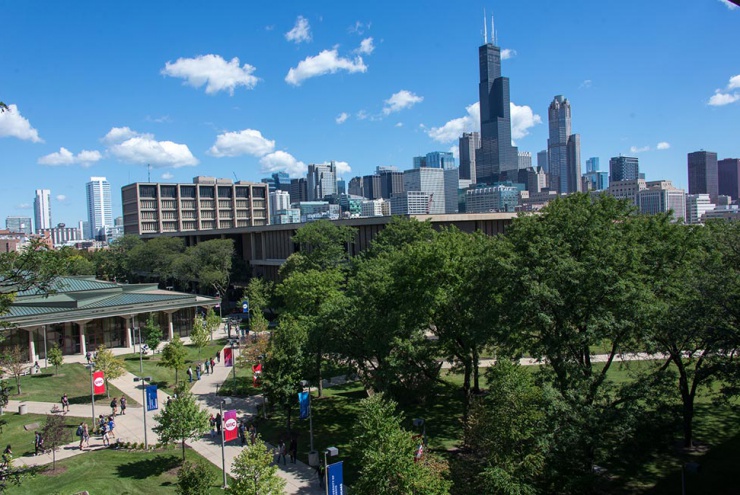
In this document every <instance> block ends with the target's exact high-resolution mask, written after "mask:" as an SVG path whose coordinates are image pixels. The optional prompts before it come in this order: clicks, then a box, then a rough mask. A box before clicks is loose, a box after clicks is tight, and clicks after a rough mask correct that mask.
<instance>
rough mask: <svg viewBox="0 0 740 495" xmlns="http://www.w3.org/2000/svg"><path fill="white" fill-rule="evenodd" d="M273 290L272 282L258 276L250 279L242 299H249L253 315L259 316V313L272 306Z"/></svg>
mask: <svg viewBox="0 0 740 495" xmlns="http://www.w3.org/2000/svg"><path fill="white" fill-rule="evenodd" d="M273 290H274V286H273V284H272V282H269V281H266V280H264V279H262V278H257V277H253V278H252V279H250V280H249V284H247V287H246V288H245V289H244V292H243V294H242V300H244V299H246V300H248V301H249V310H250V312H251V313H252V315H253V316H257V314H258V313H260V314H261V313H262V312H263V311H264V310H266V309H267V308H269V307H270V300H271V299H272V292H273Z"/></svg>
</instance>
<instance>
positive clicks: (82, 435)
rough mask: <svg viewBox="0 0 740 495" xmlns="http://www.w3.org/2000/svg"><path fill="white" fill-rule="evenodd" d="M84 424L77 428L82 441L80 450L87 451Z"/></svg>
mask: <svg viewBox="0 0 740 495" xmlns="http://www.w3.org/2000/svg"><path fill="white" fill-rule="evenodd" d="M82 425H83V423H80V426H78V427H77V433H76V434H77V437H78V438H79V439H80V450H85V449H84V448H83V444H84V443H85V429H84V428H83V427H82Z"/></svg>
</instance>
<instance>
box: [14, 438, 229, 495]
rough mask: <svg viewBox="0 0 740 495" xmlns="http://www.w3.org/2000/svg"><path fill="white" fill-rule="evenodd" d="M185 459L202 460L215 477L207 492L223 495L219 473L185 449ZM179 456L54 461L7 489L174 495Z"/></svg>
mask: <svg viewBox="0 0 740 495" xmlns="http://www.w3.org/2000/svg"><path fill="white" fill-rule="evenodd" d="M187 459H188V460H190V461H194V460H196V459H200V460H202V461H203V462H204V463H205V464H206V465H207V466H208V467H209V468H210V469H211V470H212V471H213V472H214V474H216V475H217V476H216V480H217V481H216V483H215V484H214V485H213V488H212V489H211V493H213V494H216V493H223V490H222V489H221V470H220V469H218V468H217V467H216V466H214V465H213V464H211V463H210V462H208V461H205V460H204V459H203V458H202V457H201V456H199V455H198V454H197V453H195V452H194V451H192V450H190V449H188V450H187ZM180 460H181V454H180V452H179V451H178V450H172V451H170V450H164V451H161V452H153V453H150V452H127V451H120V450H101V451H95V452H88V453H85V454H81V455H77V456H74V457H70V458H69V459H65V460H63V461H59V462H57V468H56V471H55V472H52V471H51V466H49V469H48V470H47V471H45V472H44V473H41V474H38V475H36V476H34V477H33V478H31V479H29V480H27V481H24V482H23V484H21V486H17V487H11V488H10V489H8V490H7V492H6V493H8V494H18V495H22V494H29V495H37V494H40V493H43V494H48V495H53V494H60V495H61V494H64V495H66V494H72V493H79V492H82V491H84V490H87V491H88V492H89V493H91V494H97V493H117V494H124V493H125V494H128V495H153V494H160V493H163V494H167V493H175V486H176V483H177V470H178V468H179V466H180Z"/></svg>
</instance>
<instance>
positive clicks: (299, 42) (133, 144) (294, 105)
mask: <svg viewBox="0 0 740 495" xmlns="http://www.w3.org/2000/svg"><path fill="white" fill-rule="evenodd" d="M92 5H93V4H91V3H85V2H82V3H79V4H75V5H72V6H62V5H50V6H47V8H45V9H44V10H43V11H37V10H39V9H34V6H33V5H31V4H25V3H20V2H18V3H15V4H5V5H4V6H3V11H4V14H3V15H4V17H7V18H12V19H14V22H13V23H10V24H9V25H8V26H6V27H5V28H4V29H3V32H2V33H0V46H3V47H13V49H12V50H10V49H6V50H3V51H0V61H2V63H3V66H4V68H5V69H6V70H4V71H3V73H2V74H0V87H1V88H3V89H2V94H0V99H1V100H2V101H4V102H5V103H7V104H8V105H9V106H10V108H11V112H5V113H3V114H2V115H0V143H1V144H2V149H3V152H2V157H3V158H2V163H3V165H5V166H4V167H3V169H4V170H5V171H6V173H8V174H12V178H13V179H14V182H13V183H12V184H11V183H10V182H9V181H8V182H6V183H5V184H4V185H3V186H2V190H3V196H4V197H5V198H6V201H5V202H4V203H3V204H2V209H0V214H2V215H3V216H18V215H21V216H23V215H26V216H32V215H33V197H34V191H35V190H36V189H50V190H51V199H52V207H51V209H52V211H53V221H54V223H55V224H56V223H59V222H63V223H66V224H68V225H74V224H76V223H77V222H78V221H79V220H82V219H84V218H85V217H86V207H85V194H84V187H85V184H86V182H87V181H88V180H89V177H90V176H98V175H100V176H106V177H108V179H109V181H110V183H111V190H112V202H113V216H114V217H116V216H120V215H121V199H120V190H121V187H122V186H123V185H126V184H129V183H133V182H136V181H145V180H147V176H148V174H149V173H151V178H152V181H168V182H173V181H174V182H190V181H191V180H192V177H194V176H199V175H204V176H216V177H226V178H233V177H234V176H237V177H238V178H239V179H241V180H251V181H255V182H257V181H259V180H260V179H261V178H263V177H267V176H269V175H270V173H271V172H273V171H277V170H285V171H288V172H292V173H293V174H292V175H294V176H295V175H296V172H300V174H301V175H303V176H305V172H306V168H307V166H308V164H311V163H325V162H329V161H331V160H335V161H336V163H337V172H338V173H337V176H338V177H343V178H344V179H345V180H346V181H349V179H350V178H351V177H353V176H356V175H359V176H363V175H368V174H372V173H373V171H374V170H375V168H376V167H377V166H389V165H393V166H396V167H398V169H399V170H406V169H409V168H411V164H412V158H413V157H414V156H420V155H426V154H427V153H429V152H432V151H450V149H455V148H457V143H458V139H459V138H460V137H461V135H462V133H463V132H470V131H478V130H479V125H478V120H477V119H478V118H479V117H478V115H479V110H478V105H477V103H478V91H477V89H478V88H477V84H478V83H479V82H480V81H479V73H478V57H477V54H476V49H477V48H478V47H479V46H481V44H483V41H484V36H483V26H482V25H481V17H482V10H483V7H487V8H488V13H489V15H490V14H491V13H493V14H494V15H495V27H496V33H497V34H496V40H497V45H498V46H500V47H501V58H502V73H503V75H504V76H505V77H507V78H509V79H510V81H511V88H510V90H511V101H512V106H511V120H512V138H513V140H514V141H515V143H516V145H517V146H518V147H519V149H520V150H521V151H529V152H531V153H532V155H533V156H534V155H535V154H536V153H538V152H539V151H541V150H543V149H546V148H547V132H548V129H547V105H548V104H549V102H550V101H551V100H552V98H553V96H554V95H557V94H563V95H564V96H565V97H566V98H568V100H569V101H570V102H571V104H572V106H573V109H574V113H575V114H576V115H577V118H576V121H577V124H576V125H575V130H577V131H578V133H579V134H581V148H582V149H581V155H582V157H583V158H585V157H593V156H595V157H600V158H601V162H602V163H606V162H607V160H608V159H609V158H610V157H614V156H618V155H619V154H620V153H621V154H625V155H630V156H637V157H639V158H640V165H641V171H644V172H645V174H646V177H647V178H648V179H649V180H650V179H651V180H657V179H667V180H672V181H673V183H674V184H675V185H676V186H677V187H682V188H685V189H688V178H687V170H686V157H687V154H688V153H690V152H693V151H697V150H700V149H706V150H710V151H714V152H716V153H717V154H718V158H719V159H725V158H736V157H738V155H740V150H739V149H738V148H737V146H738V145H737V144H736V143H735V141H736V136H737V134H738V125H739V124H738V118H737V117H738V112H740V66H737V64H736V62H735V61H732V60H730V59H729V58H728V57H726V56H725V54H724V53H723V51H722V50H721V49H718V47H726V46H732V42H733V41H734V39H733V33H734V32H737V30H738V29H740V9H737V8H735V9H730V7H728V4H727V3H723V2H721V1H719V0H717V1H706V2H688V1H685V2H680V3H679V4H677V3H676V2H671V3H668V2H662V1H658V2H651V3H650V4H649V5H644V4H643V3H639V2H627V3H626V4H621V5H619V6H609V5H601V4H598V5H594V4H592V3H589V2H585V1H576V2H569V3H567V4H565V3H564V4H562V5H558V6H555V7H554V6H553V4H551V3H549V2H543V3H541V5H540V7H542V8H536V9H533V8H532V5H529V4H528V5H505V4H501V5H494V7H495V10H493V11H492V10H491V8H490V7H491V6H490V5H484V4H480V5H479V4H476V5H472V4H471V5H462V6H461V5H448V4H447V3H445V2H431V3H429V4H427V3H425V4H424V6H425V7H426V8H421V7H422V5H421V4H419V3H415V2H410V3H407V4H403V5H396V4H391V3H388V2H378V3H377V4H373V5H368V6H366V8H363V9H352V8H349V7H346V6H345V7H344V8H342V9H336V8H333V7H332V6H330V5H329V4H321V3H319V4H316V5H313V6H306V5H303V4H300V3H297V2H288V3H287V4H286V5H285V6H283V7H284V8H281V9H280V11H278V9H275V8H272V9H271V8H269V7H266V6H258V7H253V6H246V5H234V6H230V8H229V11H228V12H222V11H216V10H212V11H207V10H203V9H202V8H201V9H198V8H196V4H188V3H185V4H183V5H182V7H181V8H180V9H177V11H174V10H171V9H168V8H167V6H164V5H160V6H154V7H152V6H148V7H147V9H148V10H147V11H148V13H149V15H148V16H145V17H142V16H136V15H134V14H135V13H136V12H138V11H140V9H138V6H141V5H143V4H137V3H136V2H132V3H130V4H127V5H118V6H114V5H106V6H102V7H101V6H98V7H96V8H95V9H93V8H90V7H91V6H92ZM556 7H557V9H556ZM254 9H257V10H254ZM61 16H64V18H69V19H70V21H69V22H67V23H64V24H59V23H57V22H56V21H55V19H58V18H60V17H61ZM553 16H556V17H557V18H558V19H559V21H558V23H552V18H553ZM124 18H125V19H127V21H126V23H123V22H120V21H119V20H118V19H124ZM440 24H441V25H442V27H443V28H444V29H442V30H441V31H439V32H441V33H443V35H442V36H437V35H436V34H435V35H434V36H432V35H431V34H430V33H427V32H425V31H424V30H421V33H419V30H417V29H411V28H410V26H423V25H440ZM555 24H557V25H555ZM626 24H629V25H630V29H631V32H633V35H632V36H631V37H630V38H629V39H626V38H624V36H622V35H621V34H620V33H621V30H620V29H618V28H619V27H620V26H624V25H626ZM689 25H690V26H691V27H692V32H696V33H701V34H700V35H692V37H691V38H688V37H687V35H686V29H684V28H685V27H686V26H689ZM523 27H524V29H523ZM144 32H145V33H147V35H146V36H144V37H142V36H140V34H137V33H144ZM193 32H197V33H198V35H197V36H193V35H192V33H193ZM488 34H489V38H491V37H492V36H493V35H494V33H488ZM235 57H236V58H238V60H235ZM627 57H628V58H627ZM686 60H691V61H692V62H691V66H692V77H685V71H686ZM620 61H622V62H620ZM432 68H435V69H439V71H441V72H438V73H436V74H435V73H433V72H431V71H430V69H432ZM440 74H441V75H442V76H443V77H439V75H440ZM226 76H229V77H226ZM687 116H690V118H687ZM147 163H150V164H151V165H152V169H151V172H150V171H149V170H148V169H147V167H146V164H147Z"/></svg>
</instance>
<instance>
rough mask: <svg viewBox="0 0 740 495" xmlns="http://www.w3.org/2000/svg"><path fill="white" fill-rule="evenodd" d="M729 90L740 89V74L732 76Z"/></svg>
mask: <svg viewBox="0 0 740 495" xmlns="http://www.w3.org/2000/svg"><path fill="white" fill-rule="evenodd" d="M727 89H728V90H729V89H740V74H738V75H736V76H732V77H731V78H730V82H729V83H728V84H727Z"/></svg>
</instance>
